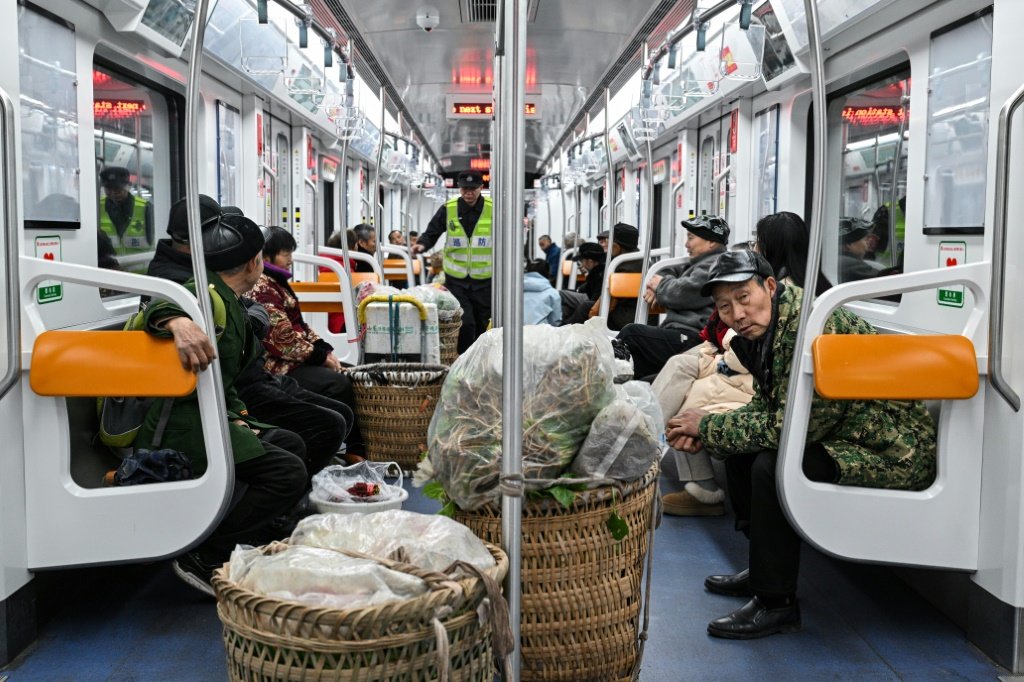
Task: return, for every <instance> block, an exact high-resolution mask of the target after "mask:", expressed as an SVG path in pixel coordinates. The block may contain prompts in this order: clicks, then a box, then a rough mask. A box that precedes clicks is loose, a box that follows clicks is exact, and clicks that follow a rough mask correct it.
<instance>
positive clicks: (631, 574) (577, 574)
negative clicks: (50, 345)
mask: <svg viewBox="0 0 1024 682" xmlns="http://www.w3.org/2000/svg"><path fill="white" fill-rule="evenodd" d="M657 480H658V466H657V464H655V465H653V466H652V467H651V469H650V470H648V472H647V473H646V474H645V475H644V477H643V478H641V479H640V480H639V481H636V482H634V483H631V484H628V485H626V486H625V495H623V496H620V495H619V493H618V491H615V489H614V488H597V489H595V490H591V491H587V492H583V493H580V494H579V495H578V496H577V499H576V502H575V503H574V505H573V506H572V508H571V509H566V508H564V507H562V506H561V505H560V504H558V503H557V502H555V501H554V500H552V499H550V498H543V499H539V500H529V499H528V500H526V501H525V503H524V505H523V526H522V569H521V572H520V576H521V578H522V615H521V619H522V621H521V626H520V635H521V641H522V679H523V680H544V681H554V680H558V681H564V682H579V681H581V680H630V679H632V674H633V670H634V666H635V664H636V663H637V658H638V656H639V639H640V607H641V605H642V602H643V594H642V592H643V590H642V588H643V571H644V557H645V555H646V554H647V551H648V538H649V528H650V523H651V513H652V505H653V502H654V497H655V492H656V490H657ZM613 491H615V492H614V500H613ZM613 509H614V510H615V511H616V512H617V513H618V515H619V516H621V517H622V519H623V520H625V522H626V523H627V524H628V525H629V535H627V536H626V537H625V538H624V539H623V540H621V541H616V540H615V539H613V538H612V536H611V533H610V532H609V530H608V527H607V525H606V523H607V521H608V516H609V514H610V513H611V512H612V510H613ZM455 518H456V519H457V520H458V521H461V522H462V523H464V524H466V525H467V526H469V527H470V528H471V529H472V530H473V531H474V532H475V533H476V534H477V535H478V536H479V537H480V538H482V539H483V540H484V541H486V542H497V541H500V538H501V510H500V508H497V507H492V506H487V507H483V508H481V509H478V510H476V511H473V512H461V511H460V512H457V513H456V515H455Z"/></svg>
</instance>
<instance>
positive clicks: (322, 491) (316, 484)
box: [310, 460, 402, 503]
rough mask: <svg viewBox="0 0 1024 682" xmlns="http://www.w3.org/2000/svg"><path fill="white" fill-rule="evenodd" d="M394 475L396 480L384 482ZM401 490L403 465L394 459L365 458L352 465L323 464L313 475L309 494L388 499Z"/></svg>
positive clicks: (353, 499) (348, 499) (352, 499)
mask: <svg viewBox="0 0 1024 682" xmlns="http://www.w3.org/2000/svg"><path fill="white" fill-rule="evenodd" d="M396 472H397V473H396ZM396 475H397V476H398V482H397V483H395V484H393V485H392V484H388V483H387V482H385V478H386V477H388V476H396ZM360 484H363V485H360ZM360 488H363V490H360ZM373 490H376V492H373ZM367 492H369V493H370V494H366V493H367ZM401 492H402V468H401V467H400V466H398V464H397V463H395V462H371V461H369V460H366V461H363V462H357V463H356V464H353V465H351V466H340V465H337V464H334V465H331V466H328V467H324V468H323V469H322V470H321V471H319V472H318V473H317V474H315V475H314V476H313V481H312V490H311V491H310V498H311V499H313V500H319V501H322V502H357V503H358V502H387V501H388V500H393V499H396V498H398V497H399V496H400V495H401Z"/></svg>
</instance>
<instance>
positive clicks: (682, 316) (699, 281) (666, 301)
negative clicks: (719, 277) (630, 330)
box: [654, 246, 725, 334]
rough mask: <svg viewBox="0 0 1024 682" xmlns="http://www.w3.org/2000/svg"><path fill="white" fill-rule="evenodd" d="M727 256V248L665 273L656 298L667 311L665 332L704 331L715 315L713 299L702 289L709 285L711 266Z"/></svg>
mask: <svg viewBox="0 0 1024 682" xmlns="http://www.w3.org/2000/svg"><path fill="white" fill-rule="evenodd" d="M723 253H725V247H724V246H723V247H721V248H718V249H715V250H714V251H711V252H709V253H705V254H702V255H700V256H697V257H696V258H690V259H687V260H686V261H685V262H683V263H680V264H679V265H676V266H674V267H670V268H666V269H665V270H664V271H663V272H662V279H661V282H659V283H658V288H657V289H655V291H654V295H655V299H656V300H657V301H658V303H659V304H660V305H661V306H662V307H663V308H665V309H666V310H667V314H666V315H665V321H664V322H662V323H661V327H662V328H663V329H685V330H688V331H690V332H691V333H693V334H696V333H697V332H698V331H700V330H701V329H703V328H704V325H705V324H707V321H708V316H709V315H711V298H710V297H708V296H701V295H700V289H701V287H703V286H704V284H706V283H707V281H708V277H709V276H710V274H711V267H712V266H713V265H714V264H715V263H716V262H717V261H718V257H719V256H720V255H722V254H723Z"/></svg>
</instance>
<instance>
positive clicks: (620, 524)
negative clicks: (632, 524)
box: [605, 511, 629, 540]
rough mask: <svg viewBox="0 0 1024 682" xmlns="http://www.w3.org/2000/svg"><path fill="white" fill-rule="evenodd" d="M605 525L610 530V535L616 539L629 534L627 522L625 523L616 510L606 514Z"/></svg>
mask: <svg viewBox="0 0 1024 682" xmlns="http://www.w3.org/2000/svg"><path fill="white" fill-rule="evenodd" d="M605 525H606V526H608V530H609V531H611V534H612V537H613V538H615V539H616V540H621V539H622V538H624V537H626V536H627V535H629V524H627V523H626V520H625V519H623V518H622V517H621V516H619V513H618V512H616V511H613V512H612V513H611V514H610V515H609V516H608V520H607V521H605Z"/></svg>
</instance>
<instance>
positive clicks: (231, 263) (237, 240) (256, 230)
mask: <svg viewBox="0 0 1024 682" xmlns="http://www.w3.org/2000/svg"><path fill="white" fill-rule="evenodd" d="M262 250H263V232H262V230H260V227H259V225H257V224H256V223H254V222H253V221H251V220H249V219H248V218H246V217H245V216H243V215H237V214H230V215H225V216H221V217H220V220H218V221H217V223H216V224H215V225H213V226H212V227H210V228H209V229H206V230H204V231H203V252H204V255H205V258H206V267H208V268H209V269H211V270H213V271H214V272H223V271H225V270H230V269H231V268H235V267H238V266H239V265H242V264H243V263H247V262H248V261H250V260H252V259H253V258H254V257H255V256H256V254H257V253H260V252H261V251H262Z"/></svg>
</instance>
